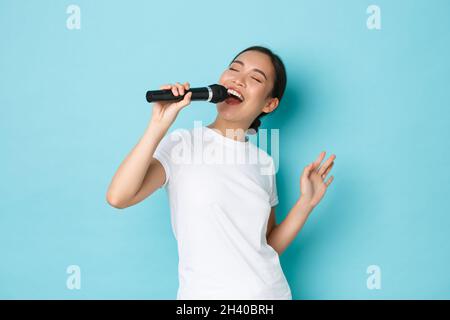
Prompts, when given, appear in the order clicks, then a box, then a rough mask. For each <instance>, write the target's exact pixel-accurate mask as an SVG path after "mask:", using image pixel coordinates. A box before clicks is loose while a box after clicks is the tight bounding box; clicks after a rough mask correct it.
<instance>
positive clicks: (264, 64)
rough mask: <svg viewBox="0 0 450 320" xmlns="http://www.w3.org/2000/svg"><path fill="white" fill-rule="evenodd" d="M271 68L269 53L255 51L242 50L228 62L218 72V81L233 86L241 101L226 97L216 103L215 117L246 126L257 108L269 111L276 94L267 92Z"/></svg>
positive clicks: (273, 103)
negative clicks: (273, 95)
mask: <svg viewBox="0 0 450 320" xmlns="http://www.w3.org/2000/svg"><path fill="white" fill-rule="evenodd" d="M274 77H275V70H274V68H273V65H272V62H271V61H270V57H268V56H267V55H265V54H264V53H261V52H258V51H246V52H243V53H242V54H240V55H239V56H238V57H236V59H235V60H234V61H233V62H231V64H230V65H229V67H228V68H227V69H226V70H225V71H224V72H223V73H222V75H221V77H220V79H219V84H221V85H223V86H225V87H226V88H227V89H229V90H230V89H234V90H235V91H237V92H238V93H239V94H240V95H241V96H242V97H243V101H242V102H241V101H239V100H237V99H227V100H225V101H223V102H220V103H218V104H217V111H218V113H219V117H221V118H223V119H224V120H227V121H232V122H240V125H242V126H246V128H248V126H249V125H250V124H251V123H252V122H253V120H254V119H255V118H256V117H257V116H258V115H259V114H260V113H261V112H266V113H269V112H272V111H273V110H274V109H275V108H276V107H277V106H278V102H279V101H278V98H272V97H270V96H269V93H270V92H271V91H272V88H273V84H274Z"/></svg>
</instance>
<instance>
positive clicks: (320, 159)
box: [314, 151, 325, 171]
mask: <svg viewBox="0 0 450 320" xmlns="http://www.w3.org/2000/svg"><path fill="white" fill-rule="evenodd" d="M323 158H325V151H322V152H321V153H320V154H319V156H318V157H317V159H316V161H314V169H315V170H316V171H318V170H319V165H320V163H321V162H322V160H323Z"/></svg>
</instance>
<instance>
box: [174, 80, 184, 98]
mask: <svg viewBox="0 0 450 320" xmlns="http://www.w3.org/2000/svg"><path fill="white" fill-rule="evenodd" d="M175 85H176V86H177V89H178V93H179V94H180V96H184V87H183V86H182V85H181V84H180V83H179V82H177V83H175Z"/></svg>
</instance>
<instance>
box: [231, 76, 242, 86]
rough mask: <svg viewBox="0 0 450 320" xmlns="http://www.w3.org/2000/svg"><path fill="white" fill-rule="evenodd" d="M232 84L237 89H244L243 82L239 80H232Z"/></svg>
mask: <svg viewBox="0 0 450 320" xmlns="http://www.w3.org/2000/svg"><path fill="white" fill-rule="evenodd" d="M232 82H233V83H234V84H235V85H236V86H237V87H244V88H245V84H244V82H243V81H241V79H240V78H234V79H233V80H232Z"/></svg>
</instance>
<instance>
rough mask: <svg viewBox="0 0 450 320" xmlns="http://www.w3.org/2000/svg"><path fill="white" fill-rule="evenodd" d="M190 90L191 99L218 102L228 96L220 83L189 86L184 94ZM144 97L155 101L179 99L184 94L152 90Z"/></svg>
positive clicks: (181, 98) (167, 90) (149, 100)
mask: <svg viewBox="0 0 450 320" xmlns="http://www.w3.org/2000/svg"><path fill="white" fill-rule="evenodd" d="M188 92H192V96H191V101H207V102H212V103H218V102H222V101H224V100H225V99H226V98H228V96H229V95H228V91H227V88H225V87H224V86H222V85H220V84H212V85H209V86H207V87H203V88H191V89H189V90H185V91H184V94H187V93H188ZM146 98H147V101H148V102H155V101H181V100H183V98H184V95H183V96H181V95H179V96H174V95H173V93H172V90H170V89H166V90H152V91H147V94H146Z"/></svg>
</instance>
